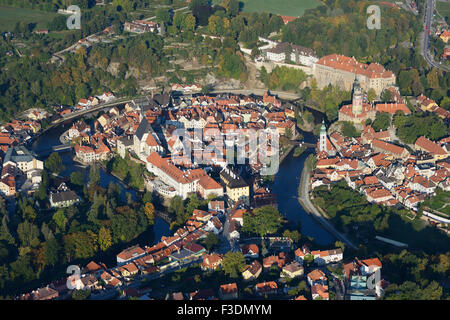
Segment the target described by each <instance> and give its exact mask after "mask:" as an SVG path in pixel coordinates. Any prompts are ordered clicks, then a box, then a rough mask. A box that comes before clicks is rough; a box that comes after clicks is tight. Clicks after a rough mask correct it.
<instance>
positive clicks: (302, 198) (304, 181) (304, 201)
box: [298, 162, 358, 250]
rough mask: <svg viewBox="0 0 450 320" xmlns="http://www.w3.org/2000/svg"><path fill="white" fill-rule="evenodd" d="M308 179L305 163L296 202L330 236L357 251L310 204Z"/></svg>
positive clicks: (326, 218)
mask: <svg viewBox="0 0 450 320" xmlns="http://www.w3.org/2000/svg"><path fill="white" fill-rule="evenodd" d="M309 177H310V170H309V168H308V167H307V163H306V162H305V163H304V165H303V170H302V176H301V178H300V184H299V187H298V202H299V204H300V205H301V206H302V207H303V209H304V210H305V212H306V213H308V214H309V215H310V216H311V217H313V219H315V220H316V222H317V223H319V224H320V225H321V226H322V227H323V228H324V229H325V230H327V231H328V232H329V233H330V234H332V235H333V236H334V237H335V238H336V239H338V240H340V241H342V242H344V243H345V244H346V245H347V246H349V247H351V248H352V249H354V250H357V249H358V248H357V246H356V245H355V244H354V243H352V242H351V241H350V240H349V239H348V238H347V237H346V236H344V235H343V234H342V233H340V232H339V231H337V230H336V229H335V228H334V226H333V225H332V224H331V223H330V222H329V221H328V219H329V217H326V216H324V214H321V213H320V212H319V210H318V208H316V207H315V206H314V204H313V203H312V202H311V200H310V198H309V188H310V183H309Z"/></svg>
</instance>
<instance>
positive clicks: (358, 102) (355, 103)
mask: <svg viewBox="0 0 450 320" xmlns="http://www.w3.org/2000/svg"><path fill="white" fill-rule="evenodd" d="M362 103H363V91H362V89H361V85H360V83H359V80H358V78H355V81H354V82H353V99H352V112H353V114H354V115H359V114H361V113H362Z"/></svg>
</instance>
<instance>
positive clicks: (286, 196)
mask: <svg viewBox="0 0 450 320" xmlns="http://www.w3.org/2000/svg"><path fill="white" fill-rule="evenodd" d="M70 126H71V123H66V124H61V125H59V126H56V127H54V128H52V129H50V130H49V131H47V132H45V133H43V134H42V135H41V136H39V137H38V138H37V139H36V140H35V141H34V142H33V144H32V146H31V149H32V150H33V151H34V152H36V153H38V152H39V151H42V150H48V149H49V148H51V147H52V146H54V145H59V144H60V141H59V137H60V135H61V134H62V133H63V132H64V131H66V130H68V129H69V128H70ZM301 133H302V134H303V136H304V138H305V141H306V142H309V143H315V142H316V138H315V137H314V135H313V134H312V133H308V132H301ZM312 152H313V150H311V149H307V150H306V151H305V152H304V153H303V154H302V155H301V156H300V157H298V158H296V157H294V156H293V152H292V151H291V153H290V154H289V155H288V156H287V157H286V158H285V159H284V161H283V162H282V163H281V165H280V168H279V171H278V173H277V174H276V175H275V180H274V183H273V192H274V193H275V194H276V195H277V199H278V209H279V210H280V212H281V213H282V214H283V215H284V216H285V217H286V218H287V219H288V220H289V221H290V222H292V224H293V225H296V224H297V222H300V223H301V232H302V234H303V235H307V236H310V237H313V238H314V239H315V241H316V242H317V243H319V244H324V245H326V244H329V243H331V242H334V237H333V236H331V235H330V234H329V233H328V232H327V231H326V230H324V229H323V228H322V227H321V225H320V224H318V223H317V222H316V221H315V220H314V219H313V218H312V217H311V216H310V215H308V214H307V213H306V212H305V210H304V209H303V207H302V206H301V205H300V204H299V202H298V200H297V196H298V185H299V182H300V177H301V173H302V169H303V165H304V162H305V160H306V158H307V157H308V155H309V154H311V153H312ZM60 155H61V158H62V160H63V164H64V166H65V170H64V171H62V172H61V175H62V176H69V175H70V174H71V173H72V172H74V171H80V172H82V173H83V174H84V176H85V179H86V181H87V179H88V175H89V169H88V168H85V167H83V166H81V165H79V164H78V163H76V162H74V161H73V160H72V157H73V152H72V151H69V152H64V153H60ZM42 160H43V159H42ZM110 182H113V183H117V184H118V185H120V186H121V190H122V194H121V196H122V197H123V199H126V193H127V192H129V193H131V195H132V197H133V199H136V192H135V191H134V190H131V189H129V190H127V189H126V188H125V187H124V186H123V184H122V183H121V182H120V180H119V179H117V178H116V177H114V176H112V175H110V174H108V173H107V172H105V171H104V170H102V169H101V170H100V185H101V186H102V187H104V188H107V187H108V185H109V183H110ZM153 229H154V238H153V239H152V240H153V243H155V242H158V241H159V240H160V239H161V237H162V236H169V235H171V233H172V232H171V231H170V229H169V225H168V223H166V222H165V221H164V220H163V219H161V218H159V217H158V218H157V219H156V220H155V225H154V227H153ZM144 238H146V239H148V237H147V236H146V237H144ZM146 239H143V237H140V239H139V242H142V243H141V244H142V245H144V244H146V245H148V242H145V241H146Z"/></svg>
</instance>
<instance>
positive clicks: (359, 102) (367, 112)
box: [339, 78, 376, 124]
mask: <svg viewBox="0 0 450 320" xmlns="http://www.w3.org/2000/svg"><path fill="white" fill-rule="evenodd" d="M375 115H376V109H375V108H374V107H373V106H372V105H371V104H369V103H367V102H364V93H363V90H362V88H361V85H360V83H359V80H358V78H355V81H354V83H353V97H352V104H347V105H345V106H343V107H342V108H341V109H340V110H339V121H350V122H353V123H354V124H361V123H364V122H365V121H366V120H367V119H372V121H373V120H375Z"/></svg>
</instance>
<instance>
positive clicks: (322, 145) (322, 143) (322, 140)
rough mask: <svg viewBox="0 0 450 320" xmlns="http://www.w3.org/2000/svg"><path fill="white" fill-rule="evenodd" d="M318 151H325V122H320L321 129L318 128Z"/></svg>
mask: <svg viewBox="0 0 450 320" xmlns="http://www.w3.org/2000/svg"><path fill="white" fill-rule="evenodd" d="M319 139H320V140H319V151H325V152H328V150H327V128H326V127H325V122H324V121H323V120H322V127H320V138H319Z"/></svg>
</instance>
